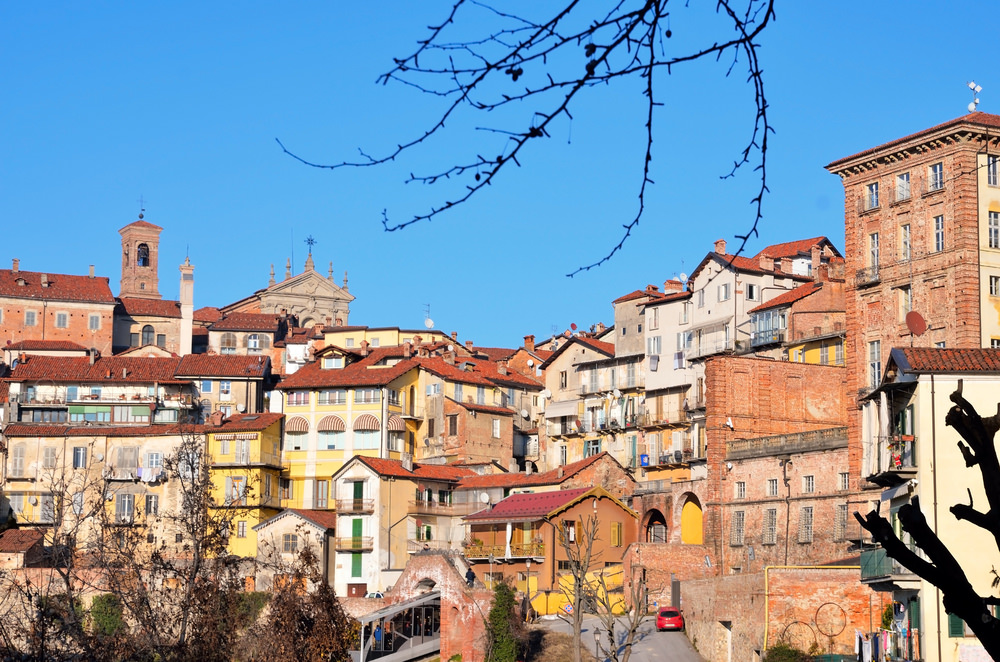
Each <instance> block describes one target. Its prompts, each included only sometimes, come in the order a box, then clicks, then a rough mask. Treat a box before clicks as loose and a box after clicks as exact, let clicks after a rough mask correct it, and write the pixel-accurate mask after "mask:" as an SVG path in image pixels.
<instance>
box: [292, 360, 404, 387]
mask: <svg viewBox="0 0 1000 662" xmlns="http://www.w3.org/2000/svg"><path fill="white" fill-rule="evenodd" d="M371 358H372V357H371V356H369V357H366V359H364V360H362V361H358V362H357V363H350V364H348V365H346V366H344V367H343V368H323V367H322V363H321V362H320V361H313V362H311V363H307V364H306V365H304V366H302V367H301V368H299V369H298V370H296V371H295V372H294V373H293V374H291V375H288V376H287V377H285V378H284V379H283V380H282V382H281V384H280V385H279V386H278V388H279V389H280V390H283V391H287V390H291V389H302V388H327V387H334V386H340V387H349V386H385V385H386V384H388V383H389V382H391V381H393V380H394V379H398V378H399V377H402V376H403V375H405V374H406V373H407V372H409V371H410V370H413V369H415V368H416V367H417V363H416V362H415V361H412V360H409V361H407V360H403V361H400V362H399V363H397V364H396V365H394V366H382V367H380V366H373V365H372V364H371V362H370V361H369V360H368V359H371Z"/></svg>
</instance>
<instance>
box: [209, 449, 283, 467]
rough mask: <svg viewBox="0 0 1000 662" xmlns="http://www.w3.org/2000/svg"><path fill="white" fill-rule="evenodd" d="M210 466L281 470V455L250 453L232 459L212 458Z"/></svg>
mask: <svg viewBox="0 0 1000 662" xmlns="http://www.w3.org/2000/svg"><path fill="white" fill-rule="evenodd" d="M212 466H214V467H256V466H263V467H274V468H276V469H279V470H281V469H283V468H284V467H283V466H282V464H281V454H280V453H260V452H255V451H252V452H250V453H247V454H243V455H241V454H234V455H233V459H229V458H228V457H225V456H224V457H218V456H216V457H214V458H212Z"/></svg>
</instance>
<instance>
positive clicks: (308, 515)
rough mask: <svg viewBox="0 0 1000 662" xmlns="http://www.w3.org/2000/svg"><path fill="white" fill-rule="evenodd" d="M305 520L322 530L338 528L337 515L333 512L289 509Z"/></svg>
mask: <svg viewBox="0 0 1000 662" xmlns="http://www.w3.org/2000/svg"><path fill="white" fill-rule="evenodd" d="M288 510H289V511H291V512H293V513H295V514H296V515H298V516H299V517H302V518H303V519H307V520H309V521H310V522H312V523H313V524H315V525H316V526H318V527H320V528H321V529H336V528H337V513H336V512H334V511H332V510H306V509H304V508H289V509H288Z"/></svg>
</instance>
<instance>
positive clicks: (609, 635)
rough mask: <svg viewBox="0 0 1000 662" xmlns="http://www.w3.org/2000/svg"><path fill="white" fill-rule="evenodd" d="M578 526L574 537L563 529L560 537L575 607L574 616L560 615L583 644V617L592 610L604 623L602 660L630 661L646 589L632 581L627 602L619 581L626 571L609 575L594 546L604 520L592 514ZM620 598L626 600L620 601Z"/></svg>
mask: <svg viewBox="0 0 1000 662" xmlns="http://www.w3.org/2000/svg"><path fill="white" fill-rule="evenodd" d="M574 525H575V531H574V533H573V535H572V537H571V536H570V535H569V533H568V531H566V530H561V531H560V534H559V544H560V546H561V547H562V549H563V551H564V552H565V553H566V558H567V560H568V561H569V568H570V576H571V577H572V584H566V583H563V584H562V585H561V587H562V590H563V593H564V595H565V596H566V598H567V600H568V601H569V603H570V604H572V605H573V611H572V613H570V614H568V615H562V614H560V617H561V618H562V619H563V620H565V621H567V622H568V623H569V624H570V625H571V626H572V627H573V636H574V639H575V640H576V641H577V643H578V644H579V643H580V642H581V641H582V637H583V616H584V613H585V612H586V611H588V610H589V611H590V612H591V613H593V614H594V615H595V616H597V618H598V620H599V621H600V623H601V632H602V635H603V636H601V637H600V638H598V639H597V641H596V643H597V647H598V653H599V654H600V655H599V656H600V658H601V659H610V660H613V661H614V662H628V660H629V657H631V655H632V646H633V644H634V643H635V637H636V633H637V632H638V630H639V626H640V625H641V624H642V622H643V620H645V618H646V614H645V613H644V611H643V610H642V608H641V607H640V605H644V604H645V603H646V596H647V589H646V586H645V585H644V584H641V583H636V582H632V583H631V586H630V589H629V591H630V596H629V598H630V600H624V597H625V596H624V595H622V594H620V593H619V592H618V588H619V586H618V585H619V582H621V580H622V579H623V577H622V575H621V572H622V570H621V569H620V568H619V569H618V571H617V574H616V576H609V575H608V574H606V572H605V569H604V564H603V563H602V562H601V559H600V556H601V553H600V551H598V550H597V549H595V547H594V543H595V542H596V541H598V540H600V536H599V533H598V531H599V528H600V520H599V519H598V517H597V516H596V515H588V516H586V517H581V518H580V519H579V520H578V521H577V522H575V523H574ZM618 595H621V597H622V598H623V599H622V600H616V599H615V596H618ZM627 604H631V605H633V606H634V608H633V609H631V610H628V611H627V612H626V613H624V614H622V613H621V610H623V609H624V608H625V607H626V606H627ZM573 652H574V660H575V662H580V649H579V646H575V647H574V648H573Z"/></svg>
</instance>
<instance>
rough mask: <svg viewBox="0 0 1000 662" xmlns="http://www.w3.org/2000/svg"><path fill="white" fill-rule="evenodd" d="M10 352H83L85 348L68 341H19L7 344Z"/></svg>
mask: <svg viewBox="0 0 1000 662" xmlns="http://www.w3.org/2000/svg"><path fill="white" fill-rule="evenodd" d="M7 349H9V350H10V351H12V352H21V351H23V352H32V351H34V352H45V351H48V352H71V351H72V352H85V351H87V348H86V347H84V346H83V345H80V344H77V343H75V342H72V341H69V340H21V341H18V342H13V343H9V344H8V345H7Z"/></svg>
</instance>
